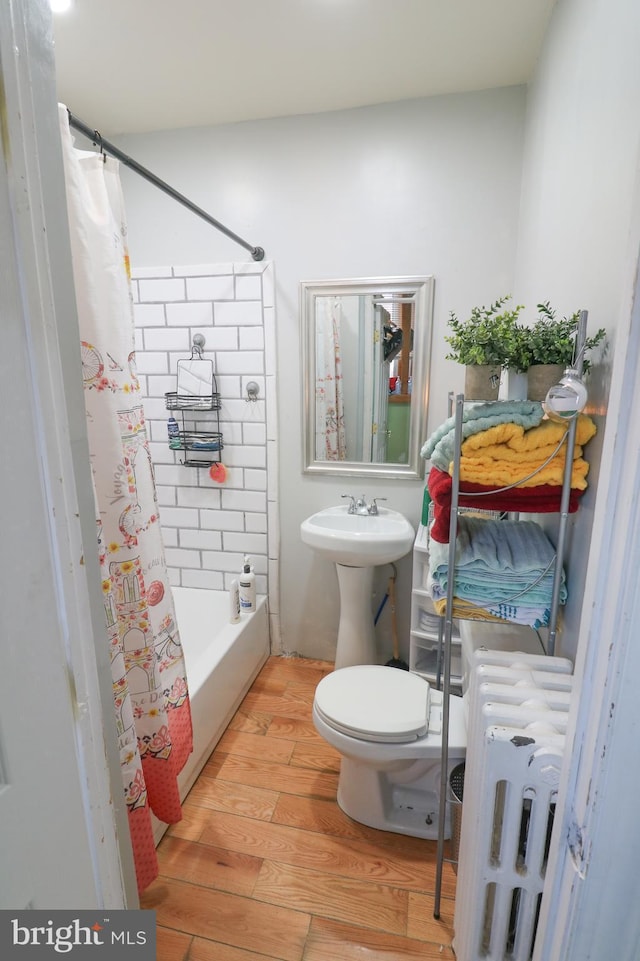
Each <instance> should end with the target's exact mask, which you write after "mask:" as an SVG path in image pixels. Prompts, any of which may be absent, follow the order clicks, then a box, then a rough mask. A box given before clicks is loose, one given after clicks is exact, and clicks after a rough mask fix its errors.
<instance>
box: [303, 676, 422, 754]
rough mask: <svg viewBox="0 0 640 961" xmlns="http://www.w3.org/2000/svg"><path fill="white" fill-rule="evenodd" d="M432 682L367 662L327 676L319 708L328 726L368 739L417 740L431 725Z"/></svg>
mask: <svg viewBox="0 0 640 961" xmlns="http://www.w3.org/2000/svg"><path fill="white" fill-rule="evenodd" d="M429 690H430V688H429V684H428V682H427V681H425V680H424V679H423V678H422V677H419V676H418V675H417V674H410V673H409V672H408V671H402V670H399V669H398V668H393V667H382V666H380V665H377V664H363V665H357V666H356V667H343V668H340V669H339V670H337V671H334V672H333V674H328V675H327V677H323V679H322V680H321V681H320V683H319V684H318V686H317V688H316V693H315V707H316V710H317V711H318V713H319V715H320V716H321V717H322V718H323V720H324V721H325V722H326V723H327V724H328V725H329V726H330V727H333V728H335V729H336V730H338V731H341V732H342V733H343V734H348V735H350V736H351V737H356V738H359V739H360V740H364V741H384V742H398V743H402V742H404V741H413V740H415V739H416V738H418V737H422V736H423V735H424V734H426V733H427V729H428V726H429Z"/></svg>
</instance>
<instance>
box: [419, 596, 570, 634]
mask: <svg viewBox="0 0 640 961" xmlns="http://www.w3.org/2000/svg"><path fill="white" fill-rule="evenodd" d="M433 606H434V608H435V610H436V611H437V613H438V614H439V615H440V616H441V617H443V616H444V615H445V614H446V613H447V599H446V597H445V598H442V599H441V600H437V601H436V600H434V602H433ZM497 610H499V611H500V613H492V612H491V611H489V610H487V609H486V608H484V607H479V606H478V605H477V604H470V603H469V601H463V600H460V598H457V597H454V599H453V617H454V618H455V617H459V618H462V619H464V620H466V621H493V622H494V623H500V622H504V621H509V622H510V623H512V624H526V625H527V626H528V627H534V628H539V627H547V625H548V624H549V620H550V617H551V611H550V610H549V609H546V608H545V609H544V610H538V609H530V608H516V607H512V606H509V607H506V606H504V605H502V606H501V607H499V608H498V609H497Z"/></svg>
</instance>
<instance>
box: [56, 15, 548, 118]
mask: <svg viewBox="0 0 640 961" xmlns="http://www.w3.org/2000/svg"><path fill="white" fill-rule="evenodd" d="M555 2H556V0H179V2H176V0H74V2H73V6H72V9H71V10H70V11H69V12H68V13H65V14H56V15H55V16H54V36H55V47H56V69H57V75H58V100H59V101H61V102H62V103H64V104H66V106H67V107H68V108H69V109H70V110H71V112H72V113H74V114H75V115H76V116H77V117H78V118H79V119H81V120H83V121H84V122H85V123H87V124H88V125H89V126H91V127H93V128H95V129H99V130H100V132H101V133H102V134H103V135H104V136H105V137H109V136H113V135H114V134H118V133H131V132H147V131H151V130H163V129H172V128H176V127H191V126H207V125H210V124H220V123H233V122H238V121H243V120H255V119H259V118H268V117H278V116H288V115H292V114H301V113H318V112H323V111H327V110H340V109H345V108H350V107H360V106H365V105H369V104H375V103H386V102H391V101H394V100H404V99H408V98H414V97H425V96H432V95H435V94H444V93H456V92H462V91H469V90H481V89H486V88H490V87H502V86H511V85H513V84H522V83H527V81H528V80H529V79H530V77H531V75H532V72H533V69H534V67H535V63H536V60H537V56H538V53H539V50H540V46H541V43H542V39H543V36H544V33H545V30H546V27H547V24H548V21H549V18H550V15H551V12H552V9H553V7H554V5H555Z"/></svg>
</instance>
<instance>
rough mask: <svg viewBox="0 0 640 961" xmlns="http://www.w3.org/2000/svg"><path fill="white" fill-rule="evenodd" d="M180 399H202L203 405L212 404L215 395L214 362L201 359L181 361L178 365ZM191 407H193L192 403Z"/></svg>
mask: <svg viewBox="0 0 640 961" xmlns="http://www.w3.org/2000/svg"><path fill="white" fill-rule="evenodd" d="M177 386H178V398H183V399H185V400H187V401H191V400H192V399H193V400H194V402H195V400H196V399H200V400H201V401H202V404H204V405H206V404H209V405H210V403H211V398H212V396H213V393H214V379H213V361H212V360H203V359H202V358H201V357H197V358H193V357H192V358H191V359H190V360H179V361H178V364H177ZM190 406H193V404H192V403H190Z"/></svg>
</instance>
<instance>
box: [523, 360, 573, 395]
mask: <svg viewBox="0 0 640 961" xmlns="http://www.w3.org/2000/svg"><path fill="white" fill-rule="evenodd" d="M564 371H565V365H564V364H534V365H533V367H530V368H529V370H528V371H527V380H528V398H529V400H540V401H542V400H544V399H545V397H546V396H547V392H548V390H549V388H550V387H553V386H554V385H555V384H557V383H558V382H559V380H560V378H561V377H562V375H563V374H564Z"/></svg>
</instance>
